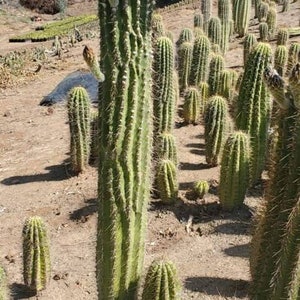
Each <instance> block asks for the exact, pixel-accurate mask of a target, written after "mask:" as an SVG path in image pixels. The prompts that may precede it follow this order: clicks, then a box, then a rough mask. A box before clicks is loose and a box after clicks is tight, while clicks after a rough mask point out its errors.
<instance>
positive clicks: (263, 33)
mask: <svg viewBox="0 0 300 300" xmlns="http://www.w3.org/2000/svg"><path fill="white" fill-rule="evenodd" d="M258 30H259V37H260V41H261V42H267V41H268V40H269V27H268V24H267V23H266V22H261V23H259V26H258Z"/></svg>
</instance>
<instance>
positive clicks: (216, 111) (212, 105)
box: [204, 96, 229, 167]
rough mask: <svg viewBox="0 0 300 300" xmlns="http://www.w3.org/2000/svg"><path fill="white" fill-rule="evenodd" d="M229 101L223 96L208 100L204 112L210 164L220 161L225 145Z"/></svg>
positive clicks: (207, 152) (206, 148) (206, 154)
mask: <svg viewBox="0 0 300 300" xmlns="http://www.w3.org/2000/svg"><path fill="white" fill-rule="evenodd" d="M228 121H229V116H228V106H227V101H226V100H225V99H224V98H223V97H221V96H213V97H211V98H210V99H209V100H208V103H207V107H206V110H205V114H204V123H205V124H204V125H205V130H204V136H205V145H206V146H205V157H206V162H207V163H208V165H209V166H212V167H214V166H217V165H218V164H219V162H220V158H221V154H222V150H223V146H224V143H225V140H226V137H227V133H228V130H229V128H228V127H229V126H228V125H229V124H228Z"/></svg>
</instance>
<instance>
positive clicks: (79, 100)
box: [68, 87, 91, 173]
mask: <svg viewBox="0 0 300 300" xmlns="http://www.w3.org/2000/svg"><path fill="white" fill-rule="evenodd" d="M68 118H69V128H70V141H71V143H70V155H71V167H72V170H73V171H74V172H75V173H80V172H82V171H83V170H84V169H85V168H86V166H87V165H88V162H89V157H90V140H91V128H90V122H91V112H90V100H89V95H88V93H87V91H86V90H85V88H83V87H75V88H73V89H72V90H71V91H70V94H69V98H68Z"/></svg>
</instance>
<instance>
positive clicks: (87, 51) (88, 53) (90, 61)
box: [83, 45, 105, 82]
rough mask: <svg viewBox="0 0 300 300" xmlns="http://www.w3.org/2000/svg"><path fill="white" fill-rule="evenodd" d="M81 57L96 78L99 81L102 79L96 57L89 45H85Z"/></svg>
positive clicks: (102, 75)
mask: <svg viewBox="0 0 300 300" xmlns="http://www.w3.org/2000/svg"><path fill="white" fill-rule="evenodd" d="M83 58H84V61H85V62H86V64H87V65H88V67H89V69H90V70H91V72H92V74H93V75H94V76H95V77H96V79H98V80H99V81H100V82H102V81H104V79H105V77H104V74H103V73H102V72H101V71H100V66H99V62H98V58H97V56H96V55H95V53H94V50H93V48H92V47H91V46H88V45H85V47H84V49H83Z"/></svg>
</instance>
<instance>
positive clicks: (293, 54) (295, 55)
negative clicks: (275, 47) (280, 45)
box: [286, 42, 300, 77]
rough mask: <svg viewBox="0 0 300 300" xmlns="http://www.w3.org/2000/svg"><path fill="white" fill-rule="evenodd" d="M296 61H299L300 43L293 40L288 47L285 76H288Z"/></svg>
mask: <svg viewBox="0 0 300 300" xmlns="http://www.w3.org/2000/svg"><path fill="white" fill-rule="evenodd" d="M297 62H300V43H297V42H295V43H292V44H291V45H290V48H289V55H288V62H287V68H286V76H288V77H289V76H290V73H291V71H292V69H293V67H294V65H295V64H296V63H297Z"/></svg>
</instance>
